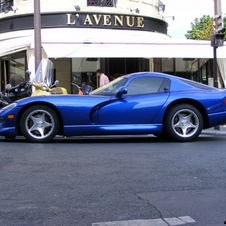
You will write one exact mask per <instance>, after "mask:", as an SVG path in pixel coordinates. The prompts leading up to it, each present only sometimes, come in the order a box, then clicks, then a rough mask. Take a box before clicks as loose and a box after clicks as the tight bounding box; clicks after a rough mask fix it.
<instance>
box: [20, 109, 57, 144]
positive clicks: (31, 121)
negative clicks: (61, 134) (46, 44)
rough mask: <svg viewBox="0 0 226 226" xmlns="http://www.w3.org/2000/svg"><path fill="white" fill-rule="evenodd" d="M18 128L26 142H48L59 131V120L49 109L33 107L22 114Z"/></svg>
mask: <svg viewBox="0 0 226 226" xmlns="http://www.w3.org/2000/svg"><path fill="white" fill-rule="evenodd" d="M20 128H21V131H22V134H23V135H24V136H25V138H26V139H27V140H28V141H31V142H50V141H51V140H53V138H54V137H55V136H56V134H57V132H58V130H59V120H58V117H57V114H56V113H55V111H54V110H52V109H51V108H50V107H48V106H43V105H35V106H32V107H30V108H28V109H27V110H26V111H25V112H24V113H23V115H22V117H21V122H20Z"/></svg>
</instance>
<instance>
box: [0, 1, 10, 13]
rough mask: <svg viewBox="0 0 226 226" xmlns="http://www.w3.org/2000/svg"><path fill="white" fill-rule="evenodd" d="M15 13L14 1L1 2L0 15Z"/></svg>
mask: <svg viewBox="0 0 226 226" xmlns="http://www.w3.org/2000/svg"><path fill="white" fill-rule="evenodd" d="M9 11H13V0H5V1H1V2H0V13H8V12H9Z"/></svg>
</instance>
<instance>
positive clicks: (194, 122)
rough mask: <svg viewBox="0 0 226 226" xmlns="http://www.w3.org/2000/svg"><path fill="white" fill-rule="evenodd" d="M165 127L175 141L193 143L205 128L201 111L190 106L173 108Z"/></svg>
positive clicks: (183, 105)
mask: <svg viewBox="0 0 226 226" xmlns="http://www.w3.org/2000/svg"><path fill="white" fill-rule="evenodd" d="M165 127H166V131H167V134H168V136H169V137H170V138H171V139H172V140H174V141H192V140H194V139H196V138H197V137H198V136H199V135H200V133H201V131H202V128H203V119H202V115H201V113H200V111H199V110H198V109H197V108H196V107H194V106H192V105H189V104H181V105H177V106H175V107H173V108H172V109H171V110H170V111H169V112H168V114H167V117H166V121H165Z"/></svg>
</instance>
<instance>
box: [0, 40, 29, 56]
mask: <svg viewBox="0 0 226 226" xmlns="http://www.w3.org/2000/svg"><path fill="white" fill-rule="evenodd" d="M30 45H31V37H30V36H22V37H10V38H8V39H4V40H0V57H2V56H6V55H9V54H12V53H16V52H20V51H23V50H27V49H28V48H29V47H30Z"/></svg>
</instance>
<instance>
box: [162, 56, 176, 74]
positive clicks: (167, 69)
mask: <svg viewBox="0 0 226 226" xmlns="http://www.w3.org/2000/svg"><path fill="white" fill-rule="evenodd" d="M174 66H175V64H174V59H173V58H163V59H162V72H163V73H167V74H171V75H174V74H175V68H174Z"/></svg>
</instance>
